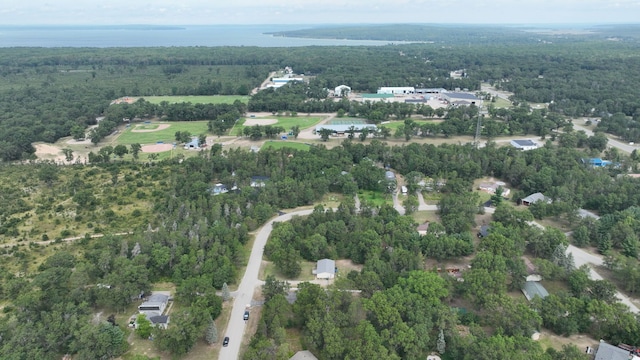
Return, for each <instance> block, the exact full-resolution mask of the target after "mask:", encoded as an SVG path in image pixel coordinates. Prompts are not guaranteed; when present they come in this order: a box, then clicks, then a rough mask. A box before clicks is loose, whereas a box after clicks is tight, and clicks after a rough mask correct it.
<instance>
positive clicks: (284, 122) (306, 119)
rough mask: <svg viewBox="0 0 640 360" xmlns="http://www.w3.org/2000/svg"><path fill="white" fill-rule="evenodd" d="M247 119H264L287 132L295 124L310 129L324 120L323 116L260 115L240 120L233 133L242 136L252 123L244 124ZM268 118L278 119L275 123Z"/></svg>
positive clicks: (256, 120)
mask: <svg viewBox="0 0 640 360" xmlns="http://www.w3.org/2000/svg"><path fill="white" fill-rule="evenodd" d="M247 120H250V121H251V123H260V121H261V120H264V121H265V123H268V124H266V125H272V126H282V127H283V128H284V130H285V132H287V133H288V132H289V131H290V130H291V128H292V127H293V126H295V125H298V126H300V130H304V129H308V128H310V127H312V126H314V125H316V124H317V123H319V122H320V121H322V118H321V117H312V116H296V117H290V116H283V117H278V116H269V117H265V118H264V119H263V118H259V117H258V118H251V119H240V121H238V123H237V124H236V126H234V127H233V130H232V132H231V134H233V135H237V136H242V130H243V129H244V128H245V126H250V125H244V123H245V122H246V121H247ZM267 120H276V122H275V123H273V121H267Z"/></svg>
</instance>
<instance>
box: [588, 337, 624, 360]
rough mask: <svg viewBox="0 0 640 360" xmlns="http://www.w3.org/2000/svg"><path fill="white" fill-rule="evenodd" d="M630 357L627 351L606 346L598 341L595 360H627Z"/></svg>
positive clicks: (609, 345) (601, 341)
mask: <svg viewBox="0 0 640 360" xmlns="http://www.w3.org/2000/svg"><path fill="white" fill-rule="evenodd" d="M630 358H631V355H630V353H629V351H628V350H625V349H622V348H619V347H617V346H613V345H611V344H607V343H606V342H604V341H603V340H600V344H599V345H598V351H597V352H596V357H595V360H629V359H630Z"/></svg>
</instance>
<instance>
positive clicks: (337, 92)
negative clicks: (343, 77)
mask: <svg viewBox="0 0 640 360" xmlns="http://www.w3.org/2000/svg"><path fill="white" fill-rule="evenodd" d="M349 94H351V88H350V87H348V86H347V85H340V86H336V88H335V89H334V90H333V96H335V97H342V96H349Z"/></svg>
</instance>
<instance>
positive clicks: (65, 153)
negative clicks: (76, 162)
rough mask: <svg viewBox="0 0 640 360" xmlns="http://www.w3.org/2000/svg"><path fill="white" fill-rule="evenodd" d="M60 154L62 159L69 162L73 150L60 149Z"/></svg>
mask: <svg viewBox="0 0 640 360" xmlns="http://www.w3.org/2000/svg"><path fill="white" fill-rule="evenodd" d="M62 153H63V154H64V159H65V160H67V161H68V162H69V161H72V160H73V150H72V149H69V148H64V149H62Z"/></svg>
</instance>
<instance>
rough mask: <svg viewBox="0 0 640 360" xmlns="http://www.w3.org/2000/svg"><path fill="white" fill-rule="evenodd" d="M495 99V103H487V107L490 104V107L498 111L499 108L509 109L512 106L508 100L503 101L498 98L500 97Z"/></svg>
mask: <svg viewBox="0 0 640 360" xmlns="http://www.w3.org/2000/svg"><path fill="white" fill-rule="evenodd" d="M495 99H496V101H495V102H489V103H487V105H489V104H491V105H493V107H495V108H498V109H500V108H510V107H512V106H513V105H512V104H511V102H510V101H509V100H505V99H503V98H500V97H496V98H495Z"/></svg>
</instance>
